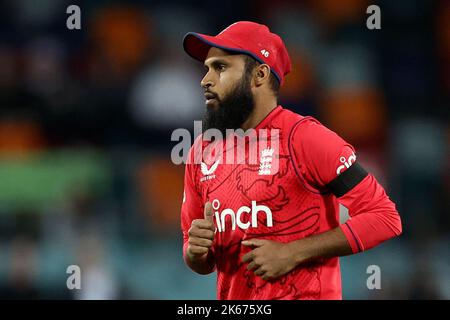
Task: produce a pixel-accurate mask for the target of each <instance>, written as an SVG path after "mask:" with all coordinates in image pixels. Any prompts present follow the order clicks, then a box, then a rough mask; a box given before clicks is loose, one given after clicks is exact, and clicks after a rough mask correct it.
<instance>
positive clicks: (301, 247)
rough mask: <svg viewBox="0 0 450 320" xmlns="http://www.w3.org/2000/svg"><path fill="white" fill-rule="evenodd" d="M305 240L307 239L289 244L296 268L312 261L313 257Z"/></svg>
mask: <svg viewBox="0 0 450 320" xmlns="http://www.w3.org/2000/svg"><path fill="white" fill-rule="evenodd" d="M304 240H305V239H300V240H295V241H292V242H290V243H289V244H288V245H289V246H290V250H291V252H292V256H293V257H294V263H295V265H296V266H298V265H300V264H302V263H305V262H307V261H309V260H311V259H312V255H311V254H310V253H309V250H308V247H307V246H306V243H305V242H306V241H304Z"/></svg>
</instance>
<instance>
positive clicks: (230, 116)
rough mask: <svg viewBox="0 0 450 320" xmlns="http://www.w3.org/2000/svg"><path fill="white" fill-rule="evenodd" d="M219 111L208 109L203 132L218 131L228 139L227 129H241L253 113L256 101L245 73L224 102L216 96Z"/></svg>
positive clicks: (204, 118)
mask: <svg viewBox="0 0 450 320" xmlns="http://www.w3.org/2000/svg"><path fill="white" fill-rule="evenodd" d="M216 100H217V102H218V103H217V104H218V107H217V109H213V108H207V109H206V113H205V116H204V117H203V124H202V128H203V132H205V131H206V130H208V129H211V128H214V129H218V130H219V131H220V132H221V133H222V136H223V137H226V129H233V130H236V129H239V128H240V127H241V126H242V124H243V123H244V122H245V121H246V120H247V119H248V117H249V116H250V114H251V113H252V112H253V109H254V104H255V101H254V99H253V94H252V91H251V87H250V79H249V77H247V76H246V75H245V73H244V75H243V77H242V78H241V80H240V81H239V82H238V83H237V84H236V86H235V87H234V89H233V90H231V92H230V93H229V94H228V95H227V96H226V97H225V98H223V99H222V100H219V98H218V97H217V96H216Z"/></svg>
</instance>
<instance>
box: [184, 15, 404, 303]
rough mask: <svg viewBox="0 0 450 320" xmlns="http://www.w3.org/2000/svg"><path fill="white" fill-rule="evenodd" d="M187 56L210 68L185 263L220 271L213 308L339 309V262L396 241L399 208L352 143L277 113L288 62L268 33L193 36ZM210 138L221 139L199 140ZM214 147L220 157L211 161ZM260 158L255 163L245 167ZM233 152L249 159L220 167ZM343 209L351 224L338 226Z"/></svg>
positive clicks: (190, 183)
mask: <svg viewBox="0 0 450 320" xmlns="http://www.w3.org/2000/svg"><path fill="white" fill-rule="evenodd" d="M183 47H184V50H185V51H186V52H187V53H188V54H189V55H190V56H191V57H193V58H194V59H196V60H199V61H201V62H202V63H203V64H204V66H205V76H204V77H203V79H202V80H201V87H202V88H203V90H204V95H205V99H206V102H205V103H206V112H205V116H204V119H203V132H204V133H203V135H200V136H199V137H198V138H197V139H196V141H195V142H194V145H193V146H192V147H191V150H190V152H189V156H188V159H187V163H186V168H185V178H184V195H183V204H182V209H181V227H182V232H183V239H184V246H183V256H184V260H185V262H186V264H187V265H188V266H189V267H190V268H191V269H192V270H193V271H195V272H197V273H199V274H209V273H212V272H214V271H216V272H217V298H218V299H253V300H254V299H259V300H268V299H342V289H341V275H340V269H339V259H338V257H340V256H345V255H350V254H355V253H358V252H362V251H364V250H368V249H370V248H373V247H375V246H377V245H379V244H380V243H382V242H384V241H386V240H388V239H391V238H393V237H396V236H398V235H400V234H401V232H402V225H401V220H400V216H399V214H398V212H397V210H396V208H395V204H394V203H393V202H392V201H391V200H390V199H389V197H388V196H387V195H386V193H385V191H384V189H383V187H382V186H381V185H380V184H379V183H378V182H377V180H376V179H375V177H374V176H373V175H372V174H371V173H368V172H367V171H366V170H365V169H364V168H363V167H362V166H361V165H360V164H359V163H358V160H357V153H356V151H355V149H354V148H353V147H352V145H350V144H349V143H348V142H346V141H344V140H343V139H342V138H341V137H339V136H338V135H337V134H336V133H334V132H333V131H331V130H329V129H327V128H326V127H325V126H323V125H322V124H321V123H320V122H319V121H317V120H316V119H314V118H312V117H308V116H302V115H299V114H296V113H294V112H292V111H290V110H288V109H286V108H284V107H282V106H281V105H279V104H278V102H277V96H278V91H279V88H280V86H282V85H283V82H284V79H285V76H286V75H287V74H288V73H289V71H290V70H291V62H290V58H289V54H288V52H287V49H286V47H285V45H284V43H283V41H282V39H281V38H280V37H279V36H278V35H276V34H274V33H272V32H271V31H270V30H269V28H268V27H267V26H265V25H262V24H257V23H254V22H248V21H240V22H237V23H234V24H232V25H230V26H229V27H227V28H226V29H225V30H223V31H222V32H221V33H219V34H218V35H216V36H209V35H204V34H199V33H193V32H190V33H188V34H186V36H185V37H184V39H183ZM349 125H351V124H349ZM208 129H216V130H218V131H219V132H221V133H223V137H224V138H223V139H222V140H217V139H210V140H208V139H205V137H204V136H205V134H206V132H207V130H208ZM227 129H242V130H243V131H244V132H247V131H249V130H253V131H252V132H253V133H254V135H253V137H256V140H257V141H258V143H257V144H251V143H249V144H246V146H244V147H243V148H242V146H241V147H240V146H239V145H238V144H237V143H235V144H228V142H230V141H229V140H230V139H233V141H235V137H233V135H230V134H228V135H227ZM263 131H264V132H266V134H265V135H263V134H260V133H262V132H263ZM228 132H229V130H228ZM248 140H251V139H250V138H249V139H248ZM254 140H255V139H253V141H254ZM262 140H265V141H262ZM260 142H265V146H264V148H259V145H260ZM212 144H214V145H215V147H217V145H218V144H219V145H223V148H222V149H221V150H222V151H221V152H214V150H220V149H216V148H211V149H210V150H213V151H211V152H210V153H209V152H208V146H210V145H212ZM230 146H231V147H230ZM255 150H257V151H256V152H257V156H256V163H255V161H248V160H249V159H250V156H249V155H250V154H251V152H252V151H255ZM230 152H244V154H245V161H235V162H234V163H229V161H228V162H227V161H226V159H225V158H226V157H225V154H230ZM253 158H255V157H253ZM196 159H197V160H198V159H200V161H196ZM253 160H255V159H253ZM339 203H341V204H342V205H344V206H345V207H346V208H348V211H349V215H350V219H349V220H348V221H347V222H346V223H344V224H340V222H339Z"/></svg>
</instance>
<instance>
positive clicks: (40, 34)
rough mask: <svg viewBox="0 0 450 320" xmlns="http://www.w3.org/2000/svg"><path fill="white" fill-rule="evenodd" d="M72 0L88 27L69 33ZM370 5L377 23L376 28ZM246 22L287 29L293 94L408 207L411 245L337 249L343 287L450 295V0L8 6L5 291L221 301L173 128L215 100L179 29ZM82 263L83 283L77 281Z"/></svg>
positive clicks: (1, 225)
mask: <svg viewBox="0 0 450 320" xmlns="http://www.w3.org/2000/svg"><path fill="white" fill-rule="evenodd" d="M275 3H276V5H275ZM70 4H78V5H79V6H80V7H81V13H82V17H81V19H82V28H81V30H72V31H71V30H68V29H67V28H66V19H67V17H68V15H67V14H66V8H67V6H68V5H70ZM370 4H378V5H379V6H380V7H381V19H382V29H381V30H374V31H370V30H368V29H367V28H366V18H367V17H368V14H366V8H367V6H368V5H370ZM238 20H254V21H259V22H263V23H265V24H268V25H269V26H270V27H271V28H272V29H273V30H274V31H275V32H277V33H279V34H280V35H281V36H282V37H283V38H284V40H285V42H286V44H287V45H288V47H289V50H290V54H291V57H292V60H293V66H294V70H293V72H292V73H291V74H290V75H289V76H288V78H287V83H286V86H285V87H284V88H283V89H282V91H281V103H282V104H283V105H284V106H285V107H289V108H291V109H293V110H295V111H297V112H299V113H301V114H305V115H306V114H308V115H313V116H315V117H317V118H318V119H319V120H321V121H322V122H323V123H325V124H326V125H328V126H329V127H330V128H332V129H334V130H335V131H337V132H338V133H339V134H340V135H341V136H343V137H344V138H345V139H348V141H350V142H351V143H352V144H353V145H355V146H356V148H357V150H358V153H359V159H361V161H362V163H363V164H364V165H365V166H366V167H368V168H370V170H372V172H374V173H375V174H376V176H377V177H379V179H380V181H381V182H382V183H383V185H384V186H385V187H386V188H387V190H388V193H389V194H390V195H391V198H392V199H393V200H394V201H395V202H396V203H397V205H398V209H399V211H400V213H401V215H402V218H403V224H404V233H403V235H402V236H401V238H400V239H396V240H394V241H391V242H389V243H387V244H384V245H382V246H380V247H378V248H376V249H373V250H371V251H368V252H366V253H363V254H359V255H355V256H350V257H345V258H342V259H341V266H342V276H343V295H344V298H346V299H449V298H450V273H449V272H450V253H449V248H450V230H449V226H450V210H449V201H448V199H449V196H450V192H449V190H450V188H449V186H450V175H449V172H450V170H449V158H450V156H449V155H450V153H449V142H450V131H449V107H450V103H449V92H450V90H449V89H450V2H449V1H445V0H442V1H425V0H405V1H387V0H386V1H365V0H345V1H344V0H342V1H334V0H310V1H289V0H280V1H268V0H262V1H256V0H254V1H241V0H232V1H201V0H190V1H172V0H170V1H150V0H145V1H144V0H142V1H131V0H129V1H107V0H99V1H66V0H4V1H2V2H1V3H0V298H7V299H13V298H33V299H41V298H62V299H214V298H215V275H211V276H206V277H204V276H199V275H196V274H194V273H193V272H191V271H190V270H189V269H188V268H187V267H186V266H185V265H184V263H183V261H182V257H181V235H180V231H179V214H180V211H179V209H180V203H181V197H182V188H183V172H184V168H183V166H175V165H173V164H172V163H171V161H170V150H171V148H172V147H173V146H174V145H175V142H171V141H170V135H171V132H172V130H173V129H175V128H179V127H184V128H187V129H189V130H193V122H192V120H194V119H200V118H201V115H202V113H203V109H204V104H203V97H202V91H201V89H200V86H199V82H200V79H201V76H202V72H203V69H202V67H201V65H200V64H198V63H195V62H194V61H193V60H191V59H190V58H188V57H187V56H186V55H185V53H184V51H183V49H182V46H181V41H182V37H183V35H184V34H185V33H186V32H188V31H198V32H202V33H210V34H216V33H218V31H220V30H222V29H223V28H224V27H226V26H227V25H229V24H230V23H232V22H235V21H238ZM72 264H75V265H79V266H80V267H81V271H82V290H73V291H70V290H68V289H67V288H66V279H67V276H68V275H67V274H66V268H67V266H69V265H72ZM369 265H378V266H380V268H381V275H382V277H381V286H382V287H381V290H368V289H367V287H366V279H367V277H368V274H366V269H367V267H368V266H369Z"/></svg>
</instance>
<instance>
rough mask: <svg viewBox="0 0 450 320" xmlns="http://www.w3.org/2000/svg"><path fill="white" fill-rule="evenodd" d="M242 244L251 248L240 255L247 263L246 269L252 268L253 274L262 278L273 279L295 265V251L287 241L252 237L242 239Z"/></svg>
mask: <svg viewBox="0 0 450 320" xmlns="http://www.w3.org/2000/svg"><path fill="white" fill-rule="evenodd" d="M242 244H243V245H244V246H249V247H252V248H255V249H253V250H252V251H250V252H249V253H247V254H245V255H244V256H243V257H242V261H243V262H244V263H248V266H247V270H254V273H255V275H257V276H260V277H261V278H262V279H263V280H266V281H268V280H274V279H276V278H278V277H281V276H282V275H284V274H286V273H288V272H290V271H291V270H292V269H294V268H295V267H296V266H297V264H298V263H297V262H296V260H295V258H296V257H295V253H294V250H293V248H292V246H291V245H289V243H281V242H275V241H271V240H262V239H252V240H246V241H242Z"/></svg>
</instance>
